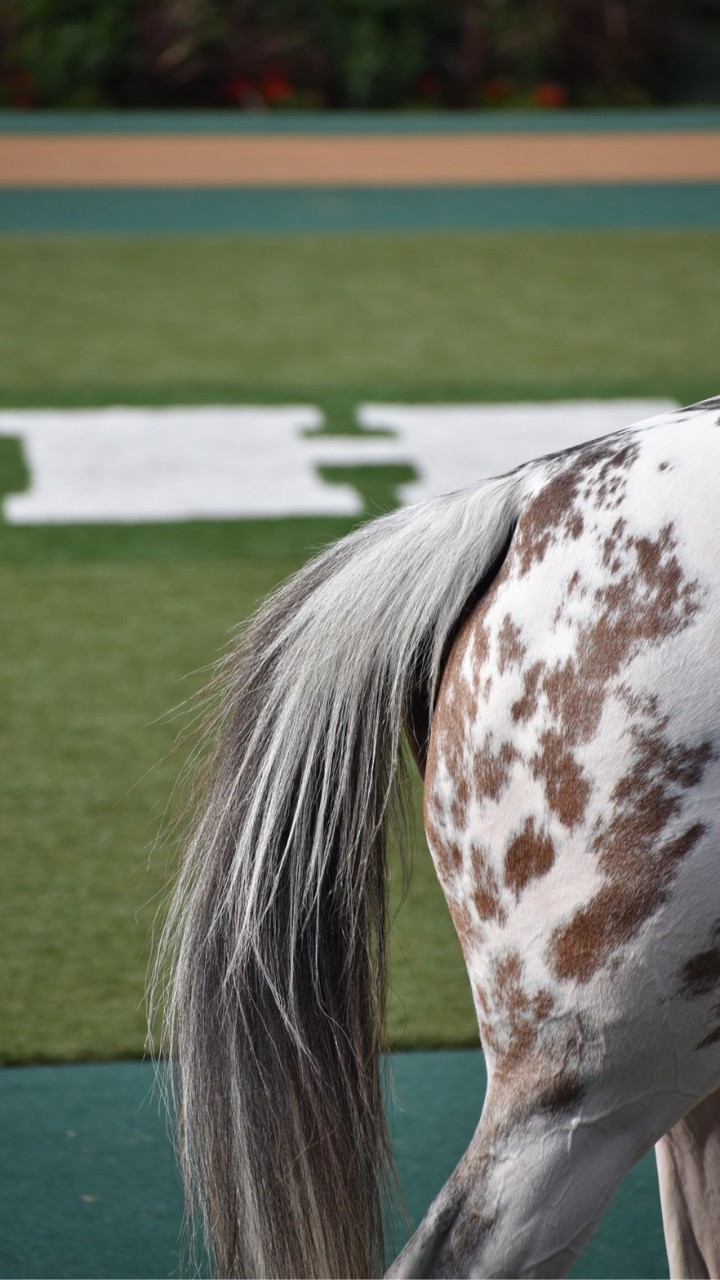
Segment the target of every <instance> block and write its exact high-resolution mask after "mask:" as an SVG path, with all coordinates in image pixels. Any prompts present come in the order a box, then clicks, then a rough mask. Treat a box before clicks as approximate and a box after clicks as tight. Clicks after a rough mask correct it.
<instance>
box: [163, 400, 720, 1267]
mask: <svg viewBox="0 0 720 1280" xmlns="http://www.w3.org/2000/svg"><path fill="white" fill-rule="evenodd" d="M718 495H720V398H717V399H713V400H706V401H703V402H701V403H699V404H696V405H693V406H691V407H690V408H687V409H684V410H680V411H677V412H674V413H671V414H668V415H664V416H662V417H660V418H654V419H651V420H649V421H647V422H643V423H640V424H637V425H634V426H632V427H629V428H626V429H624V430H622V431H619V432H616V433H614V434H613V435H610V436H607V437H604V438H601V439H598V440H595V441H592V442H590V443H588V444H583V445H580V446H578V447H576V448H572V449H569V450H566V451H564V452H562V453H557V454H551V455H548V456H546V457H544V458H540V459H539V460H537V461H533V462H530V463H528V464H526V465H523V466H521V467H519V468H518V469H516V470H514V471H512V472H510V473H509V474H507V475H505V476H501V477H500V478H496V479H491V480H485V481H481V482H479V483H477V484H474V485H472V486H470V487H468V488H465V489H462V490H460V491H458V492H454V493H450V494H446V495H443V496H441V497H438V498H433V499H430V500H428V501H424V502H421V503H419V504H418V505H415V506H411V507H407V508H404V509H401V510H399V511H396V512H393V513H392V514H390V515H387V516H384V517H381V518H380V519H377V520H375V521H372V522H369V523H367V524H365V525H363V526H362V527H360V528H359V529H357V530H356V531H355V532H353V533H352V534H351V535H350V536H349V537H347V538H346V539H343V540H341V541H340V542H338V543H337V544H335V545H334V546H331V547H330V548H329V549H326V550H325V551H324V552H322V553H321V554H320V555H319V557H318V558H317V559H315V560H313V561H312V562H310V563H309V564H308V565H306V567H305V568H304V569H302V570H301V572H300V573H299V574H298V575H297V576H296V577H295V578H293V579H292V580H290V581H289V582H288V583H287V584H285V585H284V586H282V587H281V588H280V589H279V591H278V592H277V593H276V594H275V595H274V596H273V597H271V598H270V600H269V601H268V602H267V603H266V604H265V605H264V607H262V608H261V610H260V611H259V613H258V614H257V616H256V617H255V618H254V620H253V621H252V622H251V623H250V625H249V626H248V628H247V629H246V631H245V632H244V634H243V635H242V637H241V639H240V641H239V643H237V645H236V647H235V648H234V649H233V650H232V652H231V653H230V654H229V655H228V657H227V658H226V659H225V660H224V661H223V664H222V666H221V669H220V671H219V673H218V676H217V678H216V698H217V703H216V709H215V711H214V712H213V715H212V721H211V730H210V736H211V743H210V747H209V756H208V763H207V767H206V771H205V773H204V775H203V777H202V780H201V782H200V784H199V790H198V795H199V805H198V809H197V816H196V819H195V822H194V826H193V828H192V831H191V834H190V837H189V840H188V844H187V848H186V850H185V853H184V856H183V860H182V865H181V868H180V871H179V876H178V880H177V885H176V888H175V890H174V895H173V898H172V901H171V903H170V907H169V911H168V916H167V922H166V925H165V933H164V938H163V942H162V946H161V949H160V957H159V960H158V965H159V969H158V972H159V973H161V972H167V973H168V977H167V979H166V986H165V991H164V998H165V1006H166V1015H165V1016H166V1019H167V1023H166V1026H167V1039H166V1046H167V1052H168V1054H169V1055H170V1057H171V1058H172V1059H173V1060H174V1064H175V1065H174V1070H173V1076H174V1086H173V1087H174V1106H175V1115H176V1125H177V1135H178V1136H177V1144H178V1151H179V1157H180V1162H181V1166H182V1170H183V1175H184V1178H185V1183H186V1186H187V1194H188V1201H189V1205H190V1211H191V1213H192V1214H194V1215H195V1216H196V1218H197V1217H198V1215H199V1216H200V1218H201V1219H202V1220H203V1221H204V1224H205V1229H206V1232H207V1238H208V1240H209V1245H210V1249H211V1252H212V1256H213V1259H214V1264H215V1266H216V1268H217V1271H218V1273H219V1274H220V1275H222V1276H239V1275H259V1276H312V1277H316V1276H337V1277H339V1276H370V1275H373V1274H376V1273H377V1270H376V1269H377V1268H378V1267H379V1266H380V1265H381V1262H380V1260H381V1258H382V1243H383V1242H382V1205H383V1196H384V1194H385V1192H386V1189H387V1187H388V1186H389V1185H391V1184H392V1159H391V1151H390V1143H389V1139H388V1132H387V1128H386V1120H385V1116H384V1111H383V1096H382V1079H381V1067H380V1065H379V1058H380V1050H381V1048H382V1047H383V1044H384V1010H385V987H386V963H387V942H386V936H387V928H388V921H387V908H386V879H387V852H386V851H387V842H388V830H389V828H390V827H392V826H393V824H395V826H396V827H397V828H398V830H400V831H402V829H403V816H402V812H403V806H402V796H403V792H404V789H405V787H406V786H407V779H408V775H409V770H410V769H412V768H414V767H415V766H414V765H413V764H412V763H411V761H410V763H406V762H408V760H409V753H408V752H407V751H406V750H405V749H404V746H403V742H404V741H405V740H407V741H408V742H409V744H410V749H411V752H412V757H414V760H415V763H416V765H417V767H418V769H419V770H420V772H421V774H422V775H423V778H424V825H425V829H426V834H427V841H428V845H429V849H430V853H431V856H432V858H433V860H434V864H435V868H436V871H437V875H438V878H439V880H440V883H441V886H442V888H443V891H444V894H445V898H446V900H447V904H448V906H449V909H450V912H451V914H452V919H453V921H454V924H455V928H456V930H457V933H458V936H459V939H460V944H461V947H462V952H463V956H464V960H465V963H466V966H467V972H468V976H469V980H470V984H471V987H472V992H473V998H474V1001H475V1007H476V1012H477V1020H478V1028H479V1038H480V1042H481V1045H482V1049H483V1051H484V1054H485V1057H486V1060H487V1069H488V1088H487V1094H486V1098H485V1102H484V1105H483V1107H482V1111H481V1114H480V1116H479V1119H478V1125H477V1129H476V1131H475V1133H474V1136H473V1138H472V1140H471V1142H470V1144H469V1146H468V1148H467V1150H466V1152H465V1154H464V1156H463V1157H462V1159H461V1160H460V1163H459V1164H458V1165H457V1167H456V1169H455V1170H454V1172H453V1173H452V1175H451V1176H450V1178H449V1179H448V1181H447V1182H446V1183H445V1185H444V1186H443V1187H442V1188H441V1189H440V1190H439V1192H438V1195H437V1197H436V1199H435V1200H434V1202H433V1204H432V1205H431V1207H430V1209H429V1210H428V1212H427V1214H426V1215H425V1217H424V1219H423V1220H422V1221H421V1222H420V1225H419V1226H418V1227H417V1229H416V1231H415V1232H414V1234H413V1235H412V1237H411V1239H410V1240H409V1243H408V1244H407V1245H406V1247H405V1248H404V1249H403V1251H402V1252H401V1253H400V1255H399V1257H397V1259H396V1260H395V1262H394V1263H393V1264H392V1265H391V1266H390V1269H389V1271H388V1272H387V1274H388V1276H391V1277H404V1276H410V1277H421V1276H448V1277H449V1276H485V1277H488V1276H492V1277H501V1276H540V1277H542V1276H562V1275H564V1274H565V1273H566V1272H567V1271H568V1270H569V1268H570V1267H571V1265H572V1264H573V1262H574V1261H575V1259H576V1258H577V1256H578V1254H579V1253H580V1251H581V1250H582V1248H583V1246H584V1244H585V1243H586V1241H587V1240H588V1238H589V1236H590V1235H591V1233H592V1231H593V1229H594V1228H595V1226H596V1225H597V1223H598V1221H599V1219H600V1217H601V1215H602V1213H603V1211H604V1209H605V1207H606V1206H607V1204H608V1202H609V1200H610V1198H611V1197H612V1195H613V1193H614V1191H615V1190H616V1188H617V1186H618V1184H619V1182H620V1180H621V1179H622V1178H623V1176H624V1175H625V1174H626V1172H627V1171H628V1170H629V1169H630V1168H631V1167H632V1166H633V1165H634V1164H635V1162H636V1161H637V1160H638V1159H639V1158H640V1157H641V1156H642V1155H643V1154H644V1153H646V1152H647V1151H649V1150H650V1149H651V1148H652V1147H653V1145H654V1144H657V1146H656V1150H657V1164H658V1171H659V1179H660V1190H661V1204H662V1213H663V1223H664V1231H665V1237H666V1243H667V1249H668V1255H669V1260H670V1267H671V1272H672V1275H673V1276H685V1277H690V1276H692V1277H696V1276H698V1277H699V1276H703V1277H707V1276H718V1275H720V864H719V862H718V853H719V850H718V841H719V838H720V681H719V680H718V675H719V673H720V554H719V549H718V533H719V532H720V500H719V496H718Z"/></svg>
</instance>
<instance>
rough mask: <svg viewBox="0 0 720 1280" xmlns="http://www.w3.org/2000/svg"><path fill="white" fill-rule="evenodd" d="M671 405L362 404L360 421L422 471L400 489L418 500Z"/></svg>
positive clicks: (621, 402)
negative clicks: (383, 433)
mask: <svg viewBox="0 0 720 1280" xmlns="http://www.w3.org/2000/svg"><path fill="white" fill-rule="evenodd" d="M675 408H677V401H675V400H564V401H559V402H555V403H550V404H452V405H425V404H422V405H421V404H364V405H361V406H360V408H359V410H358V422H359V423H360V424H361V425H362V426H363V427H374V428H377V427H385V428H390V429H391V430H392V431H393V432H394V433H395V435H396V438H397V441H398V445H399V446H400V449H399V451H398V453H397V455H396V456H395V458H394V461H400V460H402V461H411V462H412V464H413V466H414V467H415V469H416V471H417V472H418V474H419V476H420V479H419V480H418V481H417V482H415V483H413V484H407V485H403V486H402V488H401V489H400V490H399V493H400V497H401V498H402V500H403V502H417V501H418V499H420V498H427V497H430V496H432V495H433V494H437V493H442V492H444V491H446V490H449V489H459V488H462V487H463V485H467V484H472V482H473V480H480V479H483V478H485V477H486V476H496V475H502V474H503V472H505V471H512V470H513V468H514V467H517V466H519V465H520V464H521V463H522V462H528V461H529V460H530V459H531V458H536V457H539V456H540V455H541V454H544V453H555V452H557V451H558V450H560V449H568V448H570V447H571V446H572V445H576V444H582V443H583V442H584V441H586V440H594V439H595V438H596V437H597V436H604V435H608V434H609V433H610V432H611V431H617V430H619V429H620V428H621V427H627V426H629V425H630V424H631V423H633V422H640V421H642V420H643V419H644V418H654V417H656V416H658V415H659V414H662V413H668V412H669V411H670V410H671V409H675Z"/></svg>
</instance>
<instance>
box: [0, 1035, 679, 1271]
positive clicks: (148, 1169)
mask: <svg viewBox="0 0 720 1280" xmlns="http://www.w3.org/2000/svg"><path fill="white" fill-rule="evenodd" d="M392 1065H393V1073H394V1081H395V1089H394V1092H395V1100H394V1107H393V1118H392V1127H393V1135H394V1144H395V1152H396V1157H397V1163H398V1170H399V1175H400V1184H401V1187H402V1190H403V1194H404V1198H405V1202H406V1207H407V1211H408V1214H409V1217H410V1220H411V1222H412V1223H417V1221H418V1220H419V1219H420V1218H421V1217H422V1215H423V1214H424V1212H425V1210H426V1209H427V1207H428V1205H429V1203H430V1201H431V1200H432V1198H433V1196H434V1195H435V1193H436V1192H437V1191H438V1190H439V1188H440V1186H441V1184H442V1182H443V1181H444V1180H445V1178H446V1177H447V1176H448V1174H449V1173H450V1171H451V1170H452V1168H453V1167H454V1165H455V1164H456V1162H457V1160H458V1159H459V1157H460V1155H461V1154H462V1152H463V1150H464V1149H465V1146H466V1145H467V1143H468V1141H469V1139H470V1137H471V1136H472V1133H473V1130H474V1128H475V1125H476V1123H477V1119H478V1116H479V1113H480V1107H481V1100H482V1096H483V1093H484V1088H485V1078H484V1068H483V1060H482V1057H481V1055H480V1053H479V1052H477V1051H475V1050H464V1051H463V1050H459V1051H454V1052H433V1053H401V1054H395V1055H394V1057H393V1061H392ZM153 1085H154V1079H153V1070H152V1067H151V1066H150V1064H148V1063H138V1062H124V1063H110V1064H102V1065H84V1066H72V1067H25V1068H10V1069H6V1070H5V1071H4V1072H3V1073H2V1075H0V1135H2V1136H1V1137H0V1148H1V1149H2V1159H1V1160H0V1211H1V1212H2V1219H3V1233H2V1238H1V1239H0V1277H5V1278H6V1280H9V1278H10V1277H13V1278H15V1277H21V1276H24V1277H36V1278H37V1280H42V1278H43V1277H60V1276H62V1277H74V1278H77V1280H82V1278H84V1277H96V1278H104V1277H113V1278H115V1280H124V1278H125V1277H144V1278H145V1280H148V1278H151V1277H152V1278H155V1277H164V1276H171V1275H172V1276H178V1275H182V1274H187V1269H184V1268H183V1258H182V1253H181V1247H180V1238H179V1233H180V1227H181V1217H182V1196H181V1191H180V1185H179V1180H178V1175H177V1172H176V1170H175V1165H174V1160H173V1155H172V1150H171V1145H170V1141H169V1138H168V1134H167V1131H166V1125H165V1119H164V1116H163V1115H162V1113H161V1110H160V1105H159V1101H158V1098H157V1095H156V1094H155V1096H153ZM389 1225H390V1234H391V1236H392V1244H393V1246H394V1247H395V1248H399V1247H400V1246H401V1245H402V1244H403V1243H404V1240H405V1238H406V1236H407V1229H406V1227H405V1226H404V1224H403V1222H402V1219H401V1216H400V1215H399V1214H395V1215H394V1217H393V1220H392V1221H391V1222H390V1224H389ZM572 1275H573V1276H574V1277H576V1278H577V1280H580V1278H581V1277H599V1276H603V1277H607V1278H608V1280H610V1278H612V1277H630V1276H632V1277H635V1278H636V1280H644V1278H645V1277H660V1276H663V1277H664V1276H666V1275H667V1264H666V1261H665V1251H664V1245H663V1239H662V1227H661V1222H660V1209H659V1202H658V1192H657V1178H656V1175H655V1164H654V1156H653V1155H652V1153H650V1154H649V1155H648V1156H646V1157H645V1159H644V1160H643V1161H641V1163H640V1164H639V1165H638V1166H637V1167H636V1168H635V1169H634V1170H633V1171H632V1172H631V1174H630V1175H629V1176H628V1178H627V1179H626V1180H625V1182H624V1183H623V1186H622V1187H621V1189H620V1191H619V1193H618V1195H617V1196H616V1198H615V1200H614V1202H613V1204H612V1205H611V1206H610V1209H609V1210H608V1212H607V1214H606V1216H605V1219H604V1221H603V1223H602V1224H601V1226H600V1228H599V1230H598V1232H597V1233H596V1235H595V1237H594V1238H593V1240H592V1241H591V1242H590V1244H589V1245H588V1247H587V1249H586V1250H585V1253H584V1254H583V1257H582V1258H581V1259H580V1260H579V1262H578V1263H577V1265H576V1266H575V1268H574V1269H573V1272H572Z"/></svg>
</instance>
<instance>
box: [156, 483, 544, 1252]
mask: <svg viewBox="0 0 720 1280" xmlns="http://www.w3.org/2000/svg"><path fill="white" fill-rule="evenodd" d="M523 488H524V480H523V473H515V474H513V475H510V476H507V477H504V478H501V479H500V480H493V481H487V482H483V483H481V484H479V485H477V486H476V487H474V488H472V489H468V490H465V491H462V492H459V493H455V494H450V495H447V496H445V497H442V498H439V499H434V500H431V501H429V502H424V503H420V504H419V505H417V506H414V507H409V508H406V509H404V510H401V511H399V512H396V513H394V514H393V515H390V516H387V517H384V518H382V519H380V520H378V521H376V522H374V523H372V524H370V525H366V526H365V527H363V528H361V529H360V530H358V531H357V532H355V533H354V534H352V535H351V536H350V537H349V538H346V539H345V540H343V541H342V542H340V543H338V544H337V545H336V546H334V547H333V548H331V549H330V550H328V551H326V552H325V553H324V554H322V555H321V556H320V557H319V558H318V559H317V560H315V561H314V562H312V563H311V564H310V565H309V566H307V567H306V568H305V569H304V570H303V571H302V572H301V573H300V574H299V575H298V576H297V577H296V578H294V579H293V580H291V581H290V582H289V583H287V584H286V585H285V586H284V587H282V588H281V589H280V590H279V591H278V592H277V593H276V594H275V596H274V597H273V598H271V600H270V601H269V603H268V604H266V606H265V607H264V609H263V610H262V611H261V612H260V613H259V615H258V616H257V617H256V618H255V620H254V621H253V622H252V623H251V625H250V626H249V628H248V629H247V630H246V631H245V633H244V635H243V637H242V638H241V640H240V643H239V645H238V647H237V649H236V651H235V652H234V653H233V654H232V655H231V656H230V658H229V659H228V660H227V662H226V664H225V667H224V668H223V672H222V673H221V674H222V684H223V698H222V706H221V710H220V711H219V713H218V716H217V720H216V722H215V729H216V734H215V744H214V748H213V751H212V758H211V763H210V774H209V777H208V781H207V784H206V790H205V793H204V795H203V798H202V805H201V808H200V813H199V817H198V819H197V822H196V825H195V830H194V834H193V835H192V838H191V840H190V843H189V847H188V850H187V854H186V857H185V860H184V864H183V867H182V869H181V872H180V878H179V882H178V887H177V889H176V892H175V895H174V898H173V901H172V903H171V906H170V912H169V918H168V922H167V926H166V930H165V934H164V938H163V943H162V946H161V956H160V961H159V963H160V965H161V966H163V965H165V962H167V961H169V964H170V976H169V979H168V982H167V986H166V989H165V1000H166V1020H167V1021H166V1026H167V1042H166V1048H167V1051H168V1052H169V1053H170V1055H171V1056H172V1057H173V1058H174V1059H175V1063H176V1069H175V1084H174V1088H175V1106H176V1123H177V1128H178V1144H179V1151H180V1159H181V1164H182V1168H183V1173H184V1177H185V1181H186V1186H187V1188H188V1195H189V1202H190V1206H191V1209H192V1211H193V1212H194V1213H197V1210H198V1209H199V1211H200V1213H201V1215H202V1217H203V1219H204V1223H205V1227H206V1232H207V1237H208V1240H209V1243H210V1247H211V1250H212V1253H213V1255H214V1261H215V1264H216V1266H217V1268H218V1270H219V1272H220V1273H221V1274H222V1275H225V1276H236V1275H244V1274H252V1275H261V1276H369V1275H371V1274H373V1270H374V1268H375V1267H376V1266H377V1264H378V1262H379V1260H380V1254H381V1248H382V1222H381V1191H382V1188H383V1185H384V1183H385V1180H386V1177H387V1174H388V1172H389V1170H390V1169H391V1155H390V1152H389V1144H388V1136H387V1132H386V1128H385V1120H384V1115H383V1103H382V1096H381V1087H380V1067H379V1048H380V1045H381V1040H382V1036H383V1020H384V1005H385V987H386V939H385V931H386V921H385V910H386V909H385V897H386V857H385V827H386V825H387V824H386V821H385V819H386V817H387V816H388V813H389V811H390V808H391V806H390V799H391V794H392V784H393V779H394V777H395V774H396V772H397V767H398V759H399V744H400V738H401V732H402V729H403V725H404V723H405V722H406V719H407V718H408V717H412V716H413V715H414V714H415V713H416V711H417V707H418V706H419V705H421V706H424V707H425V709H426V711H427V713H428V714H427V721H428V723H429V712H430V708H431V706H432V700H433V696H434V690H435V687H436V684H437V680H438V676H439V673H440V670H441V664H442V660H443V655H444V652H445V649H446V646H447V643H448V640H449V637H450V635H451V633H452V631H453V629H454V627H455V626H456V625H457V623H458V620H459V618H460V617H461V616H462V614H463V611H464V609H465V608H466V606H467V605H468V602H469V601H470V600H471V599H472V598H473V595H474V594H475V595H476V593H477V592H478V589H482V584H483V583H485V584H487V583H488V581H489V580H490V576H491V575H492V574H493V572H494V571H495V569H496V568H497V566H498V564H499V563H500V560H501V559H502V557H503V555H504V553H505V550H506V548H507V545H508V542H509V539H510V537H511V535H512V530H513V528H514V524H515V521H516V519H517V515H518V512H519V509H520V505H521V501H522V492H523Z"/></svg>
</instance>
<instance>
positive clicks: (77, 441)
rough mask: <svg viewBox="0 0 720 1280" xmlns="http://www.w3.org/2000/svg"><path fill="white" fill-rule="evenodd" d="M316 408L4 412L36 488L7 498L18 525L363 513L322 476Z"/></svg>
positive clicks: (4, 423)
mask: <svg viewBox="0 0 720 1280" xmlns="http://www.w3.org/2000/svg"><path fill="white" fill-rule="evenodd" d="M322 422H323V417H322V414H321V413H320V412H319V410H318V409H316V408H313V407H312V406H306V405H279V406H278V405H273V406H265V405H263V406H259V407H254V406H240V407H237V408H235V407H232V408H228V407H217V408H216V407H203V408H172V409H92V410H91V409H77V410H64V411H62V412H61V411H56V410H52V411H50V410H48V411H42V412H40V411H24V410H23V411H15V412H2V413H0V435H5V436H19V437H20V439H21V441H22V444H23V449H24V454H25V460H26V463H27V465H28V467H29V470H30V474H31V485H30V489H29V490H28V491H27V492H26V493H20V494H12V495H10V496H9V497H7V498H6V499H5V518H6V519H7V520H8V521H9V522H10V523H11V524H81V523H86V522H89V523H103V524H105V523H111V524H117V523H130V522H134V523H139V522H143V521H153V522H155V521H167V520H235V519H242V518H243V517H246V518H247V517H252V516H286V515H314V514H316V513H318V512H322V513H323V514H329V515H357V514H358V513H359V512H360V511H361V510H362V503H361V501H360V499H359V497H358V495H357V493H356V492H355V490H354V489H353V488H352V486H350V485H345V486H342V485H328V484H325V483H324V482H323V480H322V479H321V477H320V476H319V475H318V473H317V471H316V469H315V466H314V461H313V457H312V453H311V451H310V450H308V447H307V442H306V441H305V440H304V438H303V435H302V432H303V431H306V430H308V429H309V428H314V427H319V426H322Z"/></svg>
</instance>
